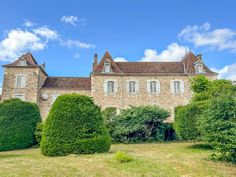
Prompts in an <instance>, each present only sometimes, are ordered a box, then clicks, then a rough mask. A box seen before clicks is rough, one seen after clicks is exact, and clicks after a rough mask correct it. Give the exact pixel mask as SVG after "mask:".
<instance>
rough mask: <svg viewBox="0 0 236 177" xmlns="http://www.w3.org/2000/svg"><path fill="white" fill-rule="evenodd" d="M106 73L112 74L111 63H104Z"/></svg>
mask: <svg viewBox="0 0 236 177" xmlns="http://www.w3.org/2000/svg"><path fill="white" fill-rule="evenodd" d="M104 72H105V73H109V72H111V65H110V63H104Z"/></svg>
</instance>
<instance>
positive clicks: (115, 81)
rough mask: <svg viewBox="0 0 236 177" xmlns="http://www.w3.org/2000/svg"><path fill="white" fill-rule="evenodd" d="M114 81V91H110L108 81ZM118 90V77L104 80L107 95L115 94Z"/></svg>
mask: <svg viewBox="0 0 236 177" xmlns="http://www.w3.org/2000/svg"><path fill="white" fill-rule="evenodd" d="M110 81H111V82H114V92H108V82H110ZM117 92H118V84H117V80H116V79H106V80H104V93H105V94H107V95H114V94H116V93H117Z"/></svg>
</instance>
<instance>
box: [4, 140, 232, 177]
mask: <svg viewBox="0 0 236 177" xmlns="http://www.w3.org/2000/svg"><path fill="white" fill-rule="evenodd" d="M192 145H193V144H192V143H160V144H136V145H134V144H132V145H124V144H118V145H112V147H111V150H110V152H109V153H103V154H93V155H69V156H66V157H44V156H43V155H41V153H40V150H39V149H34V148H31V149H26V150H16V151H8V152H0V176H4V177H7V176H14V177H15V176H20V177H27V176H32V177H40V176H45V177H57V176H61V177H66V176H68V177H73V176H78V177H79V176H86V177H93V176H101V177H113V176H120V177H135V176H161V177H165V176H168V177H171V176H181V177H206V176H214V177H217V176H222V177H223V176H227V177H230V176H232V177H233V176H234V177H235V176H236V165H233V164H231V163H226V162H215V161H211V160H209V158H208V155H209V153H210V150H206V149H199V148H193V147H192ZM116 151H125V152H127V153H128V154H130V155H132V156H133V157H134V159H135V160H134V161H132V162H128V163H123V164H121V163H119V162H117V161H116V160H114V155H115V152H116Z"/></svg>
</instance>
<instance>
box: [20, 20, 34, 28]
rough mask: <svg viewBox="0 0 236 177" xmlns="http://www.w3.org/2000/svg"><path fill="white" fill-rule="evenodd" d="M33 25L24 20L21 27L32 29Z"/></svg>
mask: <svg viewBox="0 0 236 177" xmlns="http://www.w3.org/2000/svg"><path fill="white" fill-rule="evenodd" d="M34 25H35V24H34V23H33V22H31V21H29V20H25V21H24V23H23V26H25V27H27V28H29V27H32V26H34Z"/></svg>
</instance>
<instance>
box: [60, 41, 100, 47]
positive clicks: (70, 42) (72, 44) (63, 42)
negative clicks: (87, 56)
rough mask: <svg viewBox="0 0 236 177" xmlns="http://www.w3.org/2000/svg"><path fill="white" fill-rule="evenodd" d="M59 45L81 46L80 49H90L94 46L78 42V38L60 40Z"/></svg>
mask: <svg viewBox="0 0 236 177" xmlns="http://www.w3.org/2000/svg"><path fill="white" fill-rule="evenodd" d="M61 45H62V46H66V47H68V48H73V47H76V48H82V49H90V48H95V47H96V46H95V45H94V44H89V43H84V42H80V41H78V40H70V39H69V40H61Z"/></svg>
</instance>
